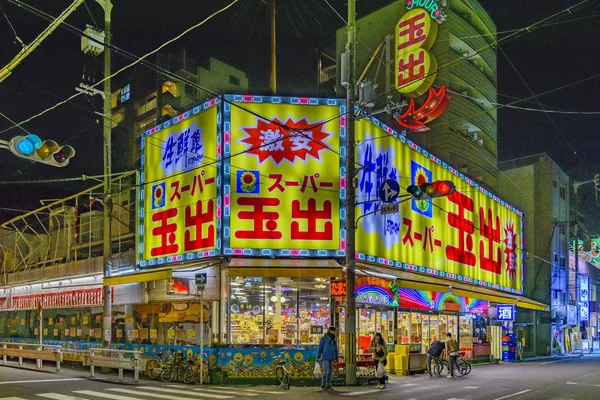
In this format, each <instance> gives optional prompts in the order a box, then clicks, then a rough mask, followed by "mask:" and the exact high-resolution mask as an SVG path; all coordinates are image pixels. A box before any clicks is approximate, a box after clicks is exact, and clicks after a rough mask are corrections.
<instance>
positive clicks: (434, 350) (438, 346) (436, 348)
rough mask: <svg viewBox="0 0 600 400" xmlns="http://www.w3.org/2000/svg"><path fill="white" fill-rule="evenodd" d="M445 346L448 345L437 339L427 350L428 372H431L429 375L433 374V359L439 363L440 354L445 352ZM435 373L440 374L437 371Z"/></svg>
mask: <svg viewBox="0 0 600 400" xmlns="http://www.w3.org/2000/svg"><path fill="white" fill-rule="evenodd" d="M444 348H446V345H445V344H444V343H442V342H440V341H437V340H436V341H435V342H433V343H432V344H431V347H430V348H429V350H427V372H429V376H433V375H432V374H431V360H434V361H435V363H436V365H437V364H438V363H439V362H440V356H441V355H442V353H443V352H444ZM435 374H436V375H437V376H439V374H438V373H437V372H436V373H435Z"/></svg>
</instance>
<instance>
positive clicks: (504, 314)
mask: <svg viewBox="0 0 600 400" xmlns="http://www.w3.org/2000/svg"><path fill="white" fill-rule="evenodd" d="M514 320H515V306H514V305H513V304H498V321H514Z"/></svg>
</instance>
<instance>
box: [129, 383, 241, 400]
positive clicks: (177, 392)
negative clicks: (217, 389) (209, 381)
mask: <svg viewBox="0 0 600 400" xmlns="http://www.w3.org/2000/svg"><path fill="white" fill-rule="evenodd" d="M136 389H143V390H150V391H155V392H162V393H172V394H186V395H188V396H195V397H208V398H211V399H232V398H233V397H232V396H223V395H220V394H212V393H195V392H191V391H190V390H189V389H188V390H177V389H167V388H161V387H154V386H138V387H136Z"/></svg>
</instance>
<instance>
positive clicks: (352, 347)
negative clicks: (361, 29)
mask: <svg viewBox="0 0 600 400" xmlns="http://www.w3.org/2000/svg"><path fill="white" fill-rule="evenodd" d="M355 24H356V0H348V42H347V43H346V51H347V52H349V54H348V55H349V57H348V72H349V74H348V79H347V85H346V113H347V114H346V182H347V184H346V312H345V321H344V326H345V328H346V346H345V348H346V355H345V361H346V385H348V386H350V385H356V298H355V295H354V291H355V290H354V289H355V286H356V249H355V234H356V232H355V231H356V229H355V221H354V220H355V215H354V213H355V208H356V198H355V195H354V179H355V176H356V165H355V163H354V122H355V120H354V96H355V94H354V88H355V85H356V81H355V80H354V74H355V68H354V63H355V60H354V58H355V51H356V47H355V42H356V39H355V34H356V26H355Z"/></svg>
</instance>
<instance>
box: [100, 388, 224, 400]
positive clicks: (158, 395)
mask: <svg viewBox="0 0 600 400" xmlns="http://www.w3.org/2000/svg"><path fill="white" fill-rule="evenodd" d="M107 390H112V391H114V392H119V393H125V394H137V395H141V396H145V397H156V398H159V399H165V400H181V399H183V397H181V395H172V396H170V395H168V394H166V393H148V392H144V393H143V394H142V393H140V392H139V391H137V390H131V389H121V388H111V389H107ZM189 394H190V395H191V396H193V397H199V396H203V397H205V396H204V395H203V394H202V393H189ZM228 398H229V399H232V398H233V397H228Z"/></svg>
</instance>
